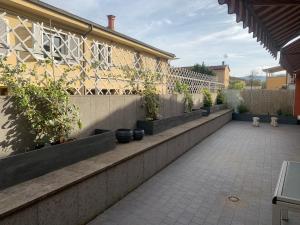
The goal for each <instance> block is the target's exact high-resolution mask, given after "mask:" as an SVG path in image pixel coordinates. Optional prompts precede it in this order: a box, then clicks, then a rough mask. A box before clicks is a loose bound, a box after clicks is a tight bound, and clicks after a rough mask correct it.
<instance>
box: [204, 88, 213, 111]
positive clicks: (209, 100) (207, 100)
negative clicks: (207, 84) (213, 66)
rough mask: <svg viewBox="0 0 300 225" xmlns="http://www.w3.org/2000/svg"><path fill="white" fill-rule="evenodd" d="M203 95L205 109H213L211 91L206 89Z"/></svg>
mask: <svg viewBox="0 0 300 225" xmlns="http://www.w3.org/2000/svg"><path fill="white" fill-rule="evenodd" d="M202 94H203V106H204V107H211V106H212V97H211V93H210V91H209V90H208V89H207V88H205V89H203V90H202Z"/></svg>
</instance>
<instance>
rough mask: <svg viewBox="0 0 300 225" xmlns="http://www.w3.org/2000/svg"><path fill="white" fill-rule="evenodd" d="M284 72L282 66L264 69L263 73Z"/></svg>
mask: <svg viewBox="0 0 300 225" xmlns="http://www.w3.org/2000/svg"><path fill="white" fill-rule="evenodd" d="M283 70H284V68H282V66H273V67H269V68H266V69H263V70H262V71H263V72H265V73H277V72H280V71H283Z"/></svg>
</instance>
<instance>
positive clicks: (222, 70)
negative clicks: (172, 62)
mask: <svg viewBox="0 0 300 225" xmlns="http://www.w3.org/2000/svg"><path fill="white" fill-rule="evenodd" d="M178 68H182V69H187V70H192V69H193V66H184V67H178ZM207 68H208V69H210V70H211V71H213V72H214V73H215V74H216V76H215V77H214V78H213V79H212V80H214V81H216V82H219V83H221V84H223V85H224V86H223V87H224V88H228V86H229V81H230V68H229V65H225V62H222V65H219V66H207Z"/></svg>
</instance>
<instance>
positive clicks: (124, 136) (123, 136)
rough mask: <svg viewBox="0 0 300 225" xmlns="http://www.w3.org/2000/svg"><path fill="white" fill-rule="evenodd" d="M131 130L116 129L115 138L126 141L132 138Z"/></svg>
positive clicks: (122, 141) (120, 141)
mask: <svg viewBox="0 0 300 225" xmlns="http://www.w3.org/2000/svg"><path fill="white" fill-rule="evenodd" d="M132 137H133V132H132V130H131V129H118V130H117V131H116V138H117V140H118V142H119V143H128V142H130V141H131V140H132Z"/></svg>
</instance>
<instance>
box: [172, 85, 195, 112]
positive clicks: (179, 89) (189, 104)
mask: <svg viewBox="0 0 300 225" xmlns="http://www.w3.org/2000/svg"><path fill="white" fill-rule="evenodd" d="M175 93H178V94H183V102H184V112H185V113H188V112H192V111H193V106H194V102H193V96H192V94H191V93H190V87H189V85H188V84H185V83H180V82H179V81H176V84H175Z"/></svg>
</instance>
